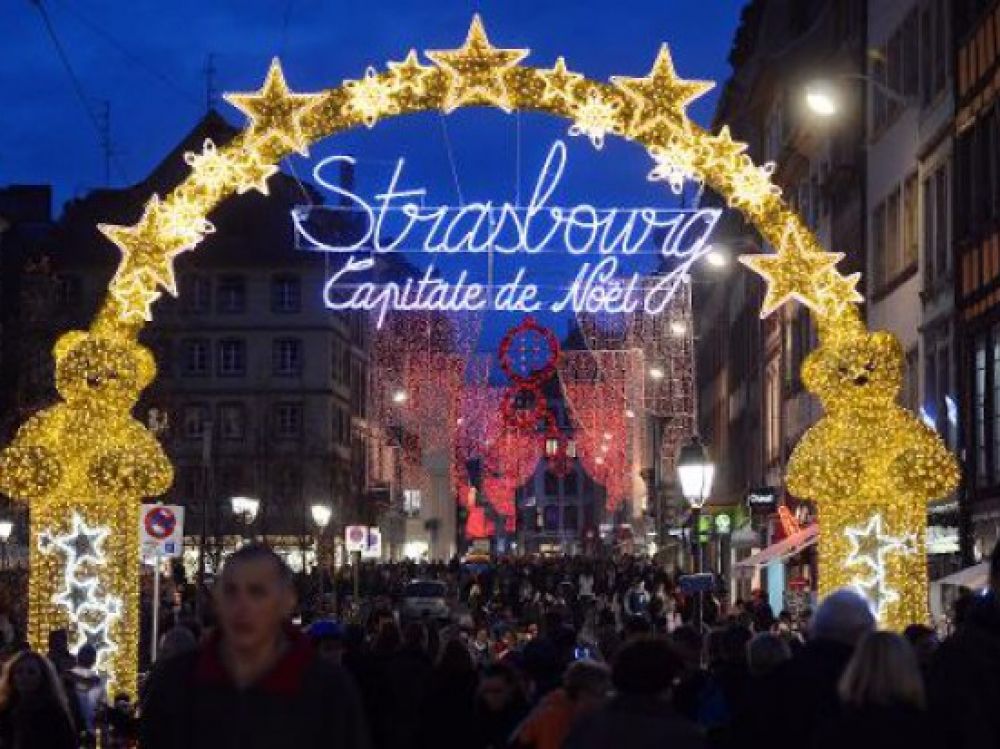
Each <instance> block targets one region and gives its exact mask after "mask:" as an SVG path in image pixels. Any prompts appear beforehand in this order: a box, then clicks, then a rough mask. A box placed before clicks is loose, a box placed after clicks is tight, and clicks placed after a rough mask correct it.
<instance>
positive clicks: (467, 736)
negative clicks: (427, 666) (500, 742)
mask: <svg viewBox="0 0 1000 749" xmlns="http://www.w3.org/2000/svg"><path fill="white" fill-rule="evenodd" d="M476 686H477V677H476V667H475V665H474V664H473V662H472V656H471V655H470V654H469V649H468V648H467V647H466V646H465V645H464V644H463V643H462V642H461V641H460V640H457V639H452V640H448V641H447V642H446V643H445V645H444V647H443V648H442V650H441V657H440V659H439V660H438V663H437V665H436V666H435V667H434V673H433V674H432V676H431V682H430V686H429V687H428V690H427V693H426V696H425V698H424V701H423V705H422V710H421V714H422V720H421V724H420V728H419V730H418V733H417V741H416V746H417V747H420V749H468V748H469V745H470V740H471V737H473V736H475V735H476V718H475V715H474V712H475V711H474V706H475V696H476Z"/></svg>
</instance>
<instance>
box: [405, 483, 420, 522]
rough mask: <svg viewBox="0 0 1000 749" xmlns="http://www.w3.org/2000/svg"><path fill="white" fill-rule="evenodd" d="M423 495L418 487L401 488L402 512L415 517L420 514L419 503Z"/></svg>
mask: <svg viewBox="0 0 1000 749" xmlns="http://www.w3.org/2000/svg"><path fill="white" fill-rule="evenodd" d="M422 499H423V497H422V496H421V493H420V490H419V489H404V490H403V512H404V513H405V514H406V515H408V516H409V517H416V516H417V515H419V514H420V504H421V501H422Z"/></svg>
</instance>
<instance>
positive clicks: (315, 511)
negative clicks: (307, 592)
mask: <svg viewBox="0 0 1000 749" xmlns="http://www.w3.org/2000/svg"><path fill="white" fill-rule="evenodd" d="M310 511H311V512H312V519H313V522H314V523H316V527H317V528H318V529H319V532H318V533H317V534H316V570H317V571H318V572H319V614H320V616H322V615H323V613H324V612H325V611H326V598H325V591H324V589H323V588H324V580H323V578H324V577H325V576H326V572H325V570H324V569H323V567H322V565H321V564H320V560H321V559H322V558H323V557H322V554H321V553H320V546H321V544H322V541H323V532H324V531H325V530H326V526H328V525H329V524H330V518H331V517H333V508H332V507H330V505H326V504H321V503H316V504H314V505H313V506H312V507H311V508H310Z"/></svg>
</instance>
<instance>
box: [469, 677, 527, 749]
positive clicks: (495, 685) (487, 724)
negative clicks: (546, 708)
mask: <svg viewBox="0 0 1000 749" xmlns="http://www.w3.org/2000/svg"><path fill="white" fill-rule="evenodd" d="M527 712H528V701H527V699H526V698H525V696H524V692H523V689H522V685H521V680H520V678H519V677H518V675H517V672H516V671H515V670H514V668H513V667H512V666H511V665H509V664H507V663H492V664H490V665H487V666H485V667H484V668H483V669H482V671H481V673H480V676H479V686H478V688H477V690H476V707H475V719H476V731H475V734H474V736H475V738H474V739H473V740H472V741H470V742H469V749H505V747H506V746H507V745H508V743H509V741H510V738H511V735H512V734H513V732H514V729H515V728H517V726H518V724H519V723H520V722H521V721H522V720H523V719H524V716H525V714H526V713H527Z"/></svg>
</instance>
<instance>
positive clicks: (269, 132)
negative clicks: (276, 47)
mask: <svg viewBox="0 0 1000 749" xmlns="http://www.w3.org/2000/svg"><path fill="white" fill-rule="evenodd" d="M325 97H326V95H325V94H299V93H293V92H292V91H291V89H289V88H288V84H287V83H286V82H285V74H284V73H283V72H282V71H281V63H280V62H279V61H278V58H277V57H275V58H274V59H273V60H271V67H270V68H268V71H267V77H266V78H265V79H264V85H263V86H261V87H260V89H258V90H257V91H254V92H246V93H230V94H225V96H224V97H223V98H224V99H225V100H226V101H228V102H229V103H230V104H232V105H233V106H234V107H236V108H237V109H239V110H240V111H241V112H243V113H244V114H245V115H246V116H247V117H249V118H250V127H249V130H250V135H251V136H252V137H254V138H261V139H267V140H269V139H275V140H277V141H278V142H279V143H281V144H282V145H284V146H287V147H288V148H291V149H292V150H293V151H297V152H299V153H301V154H302V155H303V156H307V155H308V154H309V149H308V145H309V143H308V140H307V139H306V137H305V134H304V133H303V132H302V117H303V115H304V114H306V113H307V112H308V111H309V110H310V109H312V108H313V107H314V106H316V105H317V104H319V103H320V102H321V101H323V99H324V98H325Z"/></svg>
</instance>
